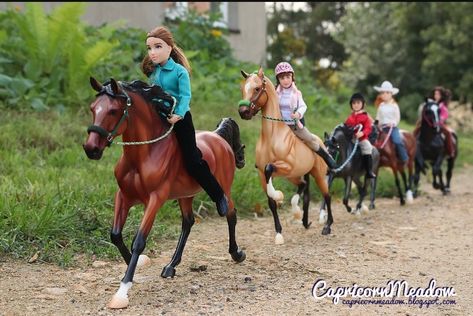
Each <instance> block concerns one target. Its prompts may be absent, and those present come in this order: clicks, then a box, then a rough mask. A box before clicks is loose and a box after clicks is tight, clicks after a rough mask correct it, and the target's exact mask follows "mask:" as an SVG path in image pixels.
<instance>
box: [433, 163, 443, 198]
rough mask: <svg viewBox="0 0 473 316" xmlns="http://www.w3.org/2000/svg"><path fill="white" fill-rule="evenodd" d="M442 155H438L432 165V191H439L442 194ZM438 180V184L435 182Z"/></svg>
mask: <svg viewBox="0 0 473 316" xmlns="http://www.w3.org/2000/svg"><path fill="white" fill-rule="evenodd" d="M443 158H444V157H443V155H442V154H440V155H438V156H437V158H436V159H435V162H434V163H433V165H432V176H433V183H432V186H433V187H434V189H440V190H441V191H442V192H443V190H444V184H443V179H442V162H443ZM437 178H438V182H437Z"/></svg>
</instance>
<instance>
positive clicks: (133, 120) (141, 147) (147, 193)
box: [83, 78, 246, 308]
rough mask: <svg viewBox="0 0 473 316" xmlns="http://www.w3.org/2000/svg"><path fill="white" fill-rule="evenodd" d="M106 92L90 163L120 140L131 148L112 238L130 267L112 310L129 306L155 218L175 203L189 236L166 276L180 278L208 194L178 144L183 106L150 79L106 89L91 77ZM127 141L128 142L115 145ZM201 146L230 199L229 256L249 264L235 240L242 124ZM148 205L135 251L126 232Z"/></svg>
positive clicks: (95, 110)
mask: <svg viewBox="0 0 473 316" xmlns="http://www.w3.org/2000/svg"><path fill="white" fill-rule="evenodd" d="M90 83H91V85H92V87H93V88H94V89H95V90H96V91H97V92H98V93H97V96H96V98H95V100H94V101H93V102H92V103H91V104H90V110H91V111H92V114H93V125H91V126H90V127H89V128H88V130H87V131H88V133H89V136H88V137H87V141H86V142H85V144H84V145H83V148H84V151H85V153H86V154H87V157H89V158H90V159H96V160H98V159H100V158H101V157H102V153H103V151H104V149H105V148H106V147H107V146H110V145H111V144H112V143H113V142H115V143H116V144H121V145H124V147H123V153H122V155H121V157H120V159H119V161H118V162H117V164H116V166H115V178H116V180H117V184H118V187H119V188H118V191H117V193H116V194H115V211H114V219H113V226H112V229H111V232H110V237H111V240H112V243H113V244H114V245H115V246H116V247H117V248H118V250H119V251H120V253H121V255H122V257H123V259H124V260H125V262H126V264H127V270H126V273H125V276H124V277H123V279H122V281H121V284H120V289H119V290H118V291H117V292H116V294H115V295H114V296H113V298H112V300H111V301H110V303H109V305H108V306H109V307H110V308H125V307H127V306H128V290H129V289H130V288H131V286H132V281H133V276H134V274H135V269H136V267H137V266H138V265H140V263H142V262H145V261H149V258H147V257H146V256H144V255H141V253H142V252H143V250H144V248H145V245H146V239H147V237H148V235H149V233H150V231H151V228H152V226H153V223H154V219H155V216H156V214H157V212H158V211H159V209H160V208H161V207H162V205H163V204H164V203H165V202H166V201H167V200H177V201H178V202H179V207H180V210H181V214H182V231H181V236H180V237H179V241H178V243H177V247H176V250H175V252H174V255H173V257H172V259H171V262H170V263H169V264H168V265H166V266H165V267H164V268H163V271H162V273H161V276H162V277H164V278H169V277H174V275H175V271H176V269H175V268H176V266H177V265H178V264H179V263H180V262H181V257H182V252H183V251H184V247H185V245H186V242H187V238H188V236H189V234H190V231H191V228H192V225H193V224H194V214H193V210H192V201H193V198H194V196H195V195H196V194H197V193H198V192H200V191H201V190H202V188H201V187H200V185H199V184H198V183H197V182H196V181H195V180H194V179H193V178H192V177H191V176H190V175H189V174H188V172H187V170H186V168H185V167H184V162H183V158H182V153H181V151H180V149H179V146H178V144H177V139H176V136H175V135H174V133H171V131H172V127H173V125H170V124H169V123H168V122H167V120H166V116H167V115H169V114H170V113H171V112H172V109H173V106H174V104H175V100H174V99H173V97H172V96H170V95H168V94H166V93H165V92H164V91H163V90H162V89H161V87H159V86H156V85H154V86H148V85H147V84H146V83H144V82H142V81H133V82H131V83H125V82H117V81H115V80H114V79H111V80H110V81H109V82H107V83H105V84H104V85H102V84H100V83H99V82H98V81H97V80H95V79H94V78H90ZM119 135H121V136H122V140H123V142H118V141H115V137H116V136H119ZM196 141H197V146H198V147H199V149H200V150H201V152H202V155H203V158H204V159H205V160H206V161H207V163H208V164H209V168H210V170H211V171H212V173H213V174H214V175H215V177H216V179H217V181H219V183H220V185H221V186H222V189H223V190H224V192H225V194H226V195H227V197H228V204H229V210H228V213H227V215H226V217H227V223H228V232H229V249H228V251H229V253H230V255H231V257H232V259H233V260H234V261H235V262H242V261H243V260H245V258H246V255H245V253H244V252H243V251H242V250H240V249H239V248H238V245H237V243H236V238H235V225H236V222H237V217H236V209H235V207H234V202H233V200H232V198H231V186H232V183H233V179H234V175H235V170H236V168H237V167H238V168H242V167H243V166H244V164H245V160H244V145H242V144H241V143H240V132H239V128H238V125H237V123H236V122H235V121H234V120H232V119H231V118H224V119H222V120H221V121H220V124H219V125H218V127H217V129H216V130H215V131H214V132H210V131H199V132H197V133H196ZM136 204H144V214H143V218H142V221H141V224H140V227H139V229H138V231H137V233H136V235H135V237H134V238H133V243H132V246H131V252H130V250H129V249H128V247H127V246H126V245H125V244H124V242H123V237H122V231H123V227H124V225H125V222H126V219H127V217H128V212H129V210H130V208H131V207H132V206H133V205H136Z"/></svg>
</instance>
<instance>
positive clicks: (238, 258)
mask: <svg viewBox="0 0 473 316" xmlns="http://www.w3.org/2000/svg"><path fill="white" fill-rule="evenodd" d="M231 255H232V259H233V261H235V262H237V263H240V262H243V261H245V259H246V253H245V252H244V251H243V250H237V251H235V252H234V253H232V254H231Z"/></svg>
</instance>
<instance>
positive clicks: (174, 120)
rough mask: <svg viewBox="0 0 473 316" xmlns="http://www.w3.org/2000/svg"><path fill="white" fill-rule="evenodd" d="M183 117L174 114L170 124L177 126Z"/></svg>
mask: <svg viewBox="0 0 473 316" xmlns="http://www.w3.org/2000/svg"><path fill="white" fill-rule="evenodd" d="M181 119H182V117H181V116H179V115H177V114H172V115H171V116H170V117H169V118H168V122H169V123H171V124H176V122H177V121H179V120H181Z"/></svg>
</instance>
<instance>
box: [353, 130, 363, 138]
mask: <svg viewBox="0 0 473 316" xmlns="http://www.w3.org/2000/svg"><path fill="white" fill-rule="evenodd" d="M363 135H365V134H364V133H363V132H362V131H359V132H358V133H356V134H355V136H356V138H361V137H363Z"/></svg>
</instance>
